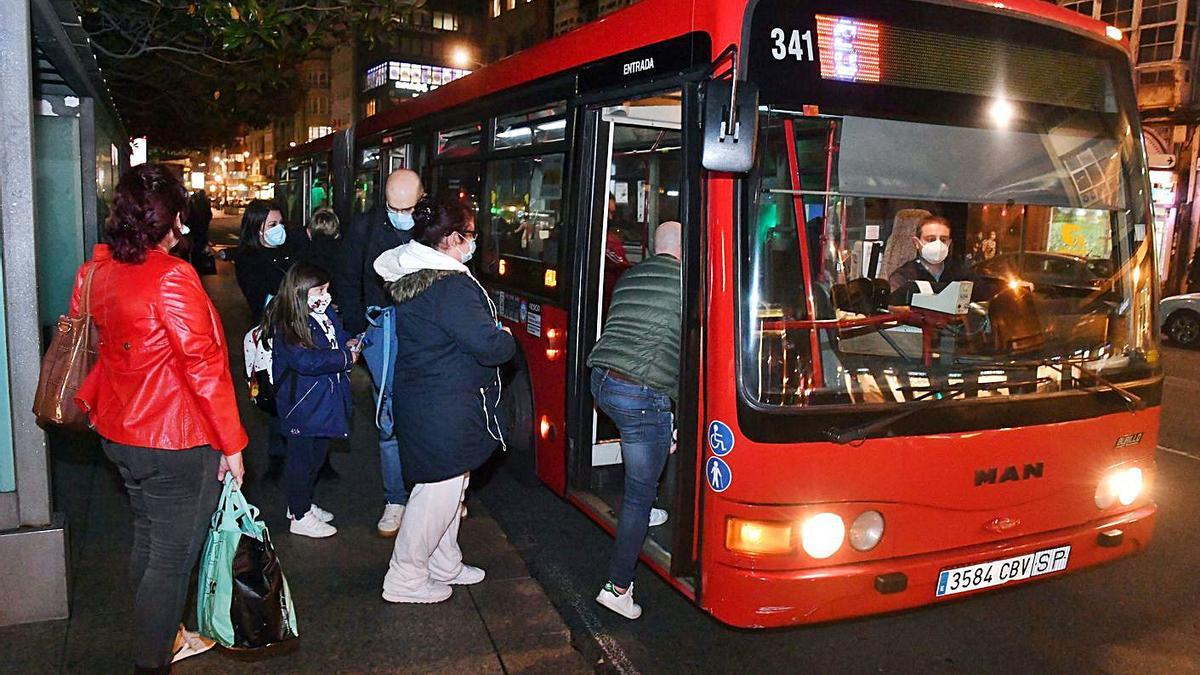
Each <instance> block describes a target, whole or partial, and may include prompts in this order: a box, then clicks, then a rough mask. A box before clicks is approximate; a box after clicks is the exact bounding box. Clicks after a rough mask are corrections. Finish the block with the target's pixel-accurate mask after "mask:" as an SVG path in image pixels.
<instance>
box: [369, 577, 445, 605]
mask: <svg viewBox="0 0 1200 675" xmlns="http://www.w3.org/2000/svg"><path fill="white" fill-rule="evenodd" d="M453 594H454V589H452V588H450V586H449V585H447V584H443V583H441V582H438V581H433V580H432V579H431V580H430V581H429V582H427V583H426V584H425V586H424V587H422V588H420V589H419V590H416V591H406V592H403V593H392V592H389V591H388V590H387V589H386V588H385V589H383V599H384V600H387V601H388V602H396V603H400V602H412V603H416V604H419V605H429V604H433V603H435V602H441V601H443V600H447V599H449V598H450V596H451V595H453Z"/></svg>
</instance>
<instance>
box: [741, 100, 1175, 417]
mask: <svg viewBox="0 0 1200 675" xmlns="http://www.w3.org/2000/svg"><path fill="white" fill-rule="evenodd" d="M1109 91H1110V92H1112V91H1114V89H1109ZM1128 98H1130V99H1132V96H1128ZM953 101H954V105H953V106H947V105H943V104H942V103H941V102H939V100H938V98H937V97H936V96H930V97H929V98H928V99H926V106H925V109H926V112H922V113H917V114H913V113H912V112H911V111H910V112H909V113H907V114H905V115H896V114H893V113H889V114H887V115H878V116H872V115H870V114H861V112H862V111H855V113H856V114H854V115H841V116H832V115H822V114H813V111H811V110H809V111H805V112H806V113H808V114H800V113H799V112H791V111H786V110H778V109H769V108H768V109H765V110H764V111H763V112H762V114H761V115H760V129H759V147H758V154H757V160H756V161H757V168H756V169H755V171H754V172H752V173H751V175H750V176H749V178H748V180H747V181H745V183H746V186H745V188H746V191H745V193H744V194H745V197H746V199H745V201H744V204H745V206H744V208H743V211H742V214H743V217H742V219H741V222H742V228H741V232H740V235H739V239H740V247H741V248H740V251H741V253H740V255H739V261H740V268H741V277H740V278H741V284H740V288H741V308H740V331H741V336H740V341H741V347H740V352H741V355H740V362H739V367H740V375H741V390H742V393H743V395H744V396H745V397H746V398H747V399H748V400H750V401H751V402H752V403H754V404H756V405H759V406H764V407H788V406H810V405H821V404H872V403H902V402H909V401H915V400H925V399H929V398H931V397H932V398H976V397H995V396H1035V395H1044V394H1049V393H1055V392H1060V391H1065V390H1070V389H1081V388H1094V387H1097V386H1098V382H1109V383H1112V382H1120V381H1130V380H1133V379H1140V378H1144V377H1146V376H1147V375H1150V374H1153V373H1154V372H1155V371H1156V369H1157V364H1156V360H1157V354H1156V353H1155V351H1154V346H1153V345H1154V341H1153V337H1152V336H1153V330H1154V326H1153V323H1152V322H1153V320H1154V318H1153V313H1154V311H1153V304H1154V302H1153V300H1154V298H1153V296H1154V291H1153V288H1154V286H1155V280H1154V271H1153V265H1152V260H1153V256H1152V254H1151V243H1150V239H1151V238H1150V233H1149V231H1148V229H1149V224H1148V222H1147V220H1148V215H1149V213H1148V209H1147V206H1146V201H1145V199H1146V194H1145V189H1146V184H1145V179H1144V170H1143V165H1142V160H1141V156H1142V155H1141V150H1140V144H1139V143H1138V142H1137V138H1136V136H1135V134H1136V133H1137V131H1136V130H1135V128H1131V124H1130V122H1129V115H1130V114H1133V107H1132V100H1130V101H1129V105H1128V106H1126V105H1124V104H1122V103H1117V102H1118V101H1123V98H1122V97H1120V96H1117V95H1113V96H1110V97H1107V98H1106V100H1105V101H1104V102H1102V103H1101V104H1099V105H1095V106H1079V105H1073V104H1067V105H1063V104H1057V105H1056V104H1047V103H1044V102H1039V103H1033V102H1025V103H1022V102H1019V101H1009V100H1006V99H1003V98H998V97H963V96H958V97H955V98H953ZM950 108H953V109H950ZM1097 376H1099V379H1098V378H1097Z"/></svg>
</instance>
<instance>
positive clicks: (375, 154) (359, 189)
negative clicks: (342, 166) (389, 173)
mask: <svg viewBox="0 0 1200 675" xmlns="http://www.w3.org/2000/svg"><path fill="white" fill-rule="evenodd" d="M378 194H379V148H367V149H365V150H363V151H362V152H360V153H359V154H358V168H357V171H355V174H354V213H355V214H359V213H366V212H367V211H370V210H371V209H373V208H375V202H376V200H377V199H378V196H377V195H378Z"/></svg>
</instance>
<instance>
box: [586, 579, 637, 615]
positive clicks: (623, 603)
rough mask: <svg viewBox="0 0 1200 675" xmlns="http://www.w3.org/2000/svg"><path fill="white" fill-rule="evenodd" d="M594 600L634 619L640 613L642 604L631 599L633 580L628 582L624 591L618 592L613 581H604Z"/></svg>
mask: <svg viewBox="0 0 1200 675" xmlns="http://www.w3.org/2000/svg"><path fill="white" fill-rule="evenodd" d="M596 602H598V603H600V604H601V605H604V606H605V607H607V608H609V609H611V610H612V611H614V612H616V613H617V614H620V615H621V616H623V617H625V618H626V619H636V618H638V617H639V616H641V615H642V606H641V605H639V604H637V603H636V602H634V601H633V582H630V583H629V588H626V589H625V592H624V593H618V592H617V587H616V586H613V582H611V581H606V582H604V588H601V589H600V595H597V596H596Z"/></svg>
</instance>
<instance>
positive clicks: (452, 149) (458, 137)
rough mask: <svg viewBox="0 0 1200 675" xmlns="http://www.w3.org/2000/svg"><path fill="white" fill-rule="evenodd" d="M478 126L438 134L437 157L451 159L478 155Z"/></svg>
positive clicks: (480, 136)
mask: <svg viewBox="0 0 1200 675" xmlns="http://www.w3.org/2000/svg"><path fill="white" fill-rule="evenodd" d="M480 129H481V127H480V125H478V124H475V125H472V126H469V127H462V128H460V129H451V130H449V131H441V132H438V156H439V157H446V158H453V157H463V156H470V155H475V154H478V153H479V141H480V139H481V138H482V134H481V133H480Z"/></svg>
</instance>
